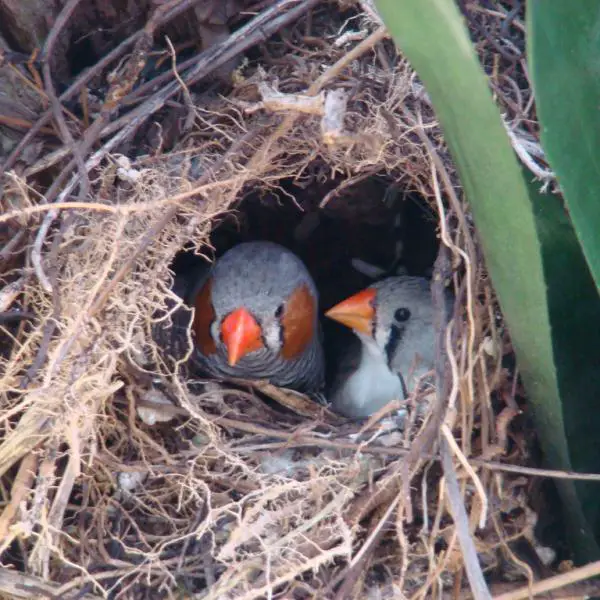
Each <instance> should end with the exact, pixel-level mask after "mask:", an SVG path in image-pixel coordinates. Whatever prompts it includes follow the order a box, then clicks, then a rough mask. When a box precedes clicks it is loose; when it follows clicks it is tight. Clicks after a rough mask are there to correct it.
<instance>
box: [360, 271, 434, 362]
mask: <svg viewBox="0 0 600 600" xmlns="http://www.w3.org/2000/svg"><path fill="white" fill-rule="evenodd" d="M371 289H373V290H375V292H376V295H375V299H374V308H375V312H374V322H373V333H372V336H373V338H374V339H375V341H376V342H377V345H378V346H379V347H380V348H381V350H383V351H384V352H385V354H386V355H387V356H388V359H391V357H392V356H393V354H394V353H395V350H396V348H397V346H398V344H399V343H400V341H401V340H402V338H403V337H404V335H405V332H406V330H407V329H410V328H414V327H422V326H424V324H425V323H430V322H431V287H430V283H429V282H428V281H427V280H426V279H423V278H421V277H408V276H398V277H388V278H387V279H384V280H382V281H379V282H377V283H376V284H374V285H373V286H371Z"/></svg>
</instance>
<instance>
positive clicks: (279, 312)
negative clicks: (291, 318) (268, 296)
mask: <svg viewBox="0 0 600 600" xmlns="http://www.w3.org/2000/svg"><path fill="white" fill-rule="evenodd" d="M284 310H285V306H284V305H283V304H280V305H279V306H278V307H277V310H276V311H275V318H276V319H281V317H283V311H284Z"/></svg>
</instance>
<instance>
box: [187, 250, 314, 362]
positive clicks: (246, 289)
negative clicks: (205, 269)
mask: <svg viewBox="0 0 600 600" xmlns="http://www.w3.org/2000/svg"><path fill="white" fill-rule="evenodd" d="M195 305H196V316H195V319H194V330H195V334H196V340H197V343H198V345H199V346H200V350H201V351H202V352H203V353H204V354H211V353H214V352H218V353H219V354H222V356H223V358H225V359H226V360H228V359H229V361H230V363H231V360H233V362H234V363H235V362H237V360H239V359H240V358H242V359H243V357H244V356H245V355H246V354H249V353H253V352H265V351H268V352H271V353H274V354H281V355H282V356H283V357H284V358H293V357H294V355H296V354H298V353H301V352H302V350H304V348H305V347H306V345H307V344H308V343H309V342H310V341H311V340H312V337H313V335H315V332H316V329H317V320H318V294H317V290H316V287H315V284H314V282H313V280H312V278H311V276H310V274H309V272H308V270H307V269H306V267H305V266H304V264H303V263H302V261H301V260H300V259H299V258H298V257H297V256H296V255H295V254H293V253H292V252H290V251H289V250H287V249H286V248H283V247H282V246H279V245H278V244H274V243H271V242H247V243H244V244H239V245H238V246H235V247H234V248H232V249H231V250H229V251H228V252H226V253H225V254H224V255H223V256H222V257H221V258H220V259H219V260H218V261H217V263H216V264H215V267H214V268H213V270H212V273H211V275H210V277H209V279H208V281H207V282H206V283H205V285H204V287H203V288H202V289H201V290H200V292H199V293H198V295H197V297H196V301H195ZM233 346H236V348H237V346H239V348H237V350H236V349H234V348H233ZM237 354H239V357H238V356H237ZM232 357H233V358H232Z"/></svg>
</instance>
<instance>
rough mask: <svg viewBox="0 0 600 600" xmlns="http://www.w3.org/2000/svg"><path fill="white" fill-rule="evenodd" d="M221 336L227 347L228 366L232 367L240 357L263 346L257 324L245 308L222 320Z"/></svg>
mask: <svg viewBox="0 0 600 600" xmlns="http://www.w3.org/2000/svg"><path fill="white" fill-rule="evenodd" d="M221 336H222V338H223V342H224V343H225V346H227V355H228V360H229V365H230V366H232V367H233V366H234V365H235V364H236V363H237V362H238V361H239V360H240V358H242V356H245V355H246V354H248V353H249V352H253V351H254V350H258V349H259V348H262V347H263V345H264V344H263V341H262V336H261V329H260V326H259V324H258V323H257V322H256V319H255V318H254V317H253V316H252V315H251V314H250V313H249V312H248V311H247V310H246V309H245V308H238V309H237V310H234V311H233V312H232V313H229V314H228V315H227V316H226V317H225V319H223V322H222V323H221Z"/></svg>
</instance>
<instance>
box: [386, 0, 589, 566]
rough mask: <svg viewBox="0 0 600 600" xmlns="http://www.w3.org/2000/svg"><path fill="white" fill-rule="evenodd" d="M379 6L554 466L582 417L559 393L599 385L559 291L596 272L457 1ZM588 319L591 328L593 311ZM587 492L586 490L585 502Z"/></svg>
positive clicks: (574, 516)
mask: <svg viewBox="0 0 600 600" xmlns="http://www.w3.org/2000/svg"><path fill="white" fill-rule="evenodd" d="M377 6H378V8H379V10H380V13H381V15H382V17H383V19H384V21H385V23H386V25H387V27H388V28H389V30H390V32H391V34H392V36H393V37H394V40H395V41H396V43H397V44H398V46H399V47H400V48H401V50H402V52H403V54H404V55H405V56H406V57H407V58H408V60H409V61H410V62H411V64H412V66H413V68H414V69H415V70H416V72H417V74H418V75H419V77H420V78H421V80H422V81H423V83H424V85H425V87H426V89H427V91H428V93H429V96H430V98H431V101H432V103H433V106H434V108H435V111H436V115H437V117H438V119H439V121H440V124H441V126H442V128H443V130H444V136H445V140H446V142H447V144H448V147H449V149H450V152H451V154H452V157H453V159H454V161H455V163H456V166H457V168H458V171H459V174H460V178H461V181H462V184H463V186H464V189H465V193H466V195H467V198H468V200H469V202H470V204H471V208H472V212H473V217H474V220H475V224H476V227H477V230H478V233H479V237H480V239H481V244H482V247H483V250H484V254H485V257H486V263H487V267H488V269H489V271H490V275H491V277H492V280H493V282H494V287H495V289H496V292H497V295H498V299H499V301H500V305H501V307H502V311H503V313H504V316H505V319H506V322H507V324H508V326H509V329H510V332H511V337H512V340H513V343H514V346H515V351H516V354H517V360H518V364H519V367H520V369H521V373H522V375H523V380H524V383H525V386H526V389H527V391H528V395H529V397H530V400H531V403H532V405H533V408H534V416H535V420H536V425H537V429H538V433H539V435H540V438H541V441H542V445H543V447H544V451H545V454H546V458H547V460H548V462H549V464H550V465H551V466H553V467H555V468H560V469H567V470H568V469H571V467H572V465H571V460H570V456H569V443H568V441H567V434H568V435H569V436H570V437H573V436H577V435H578V432H579V431H580V429H579V428H580V426H581V418H579V419H578V418H576V416H575V415H573V414H571V413H570V412H569V411H568V414H564V413H563V405H562V403H561V395H562V397H564V399H565V402H568V401H572V400H573V398H575V397H579V398H580V400H581V397H580V394H582V393H583V392H582V391H581V390H582V388H585V389H586V390H587V393H588V394H590V393H594V392H595V391H596V390H595V389H594V387H593V385H592V386H587V385H586V384H585V383H584V382H577V381H576V376H575V371H574V364H575V363H576V360H575V359H574V358H573V357H574V356H577V357H580V358H583V359H585V360H587V361H589V360H590V358H591V356H593V355H588V354H586V352H587V349H586V347H585V344H582V343H580V340H579V339H578V336H579V335H580V333H581V330H582V328H583V326H584V323H582V321H581V320H580V318H579V317H580V314H579V312H578V310H574V307H573V306H571V307H570V308H569V307H565V306H564V305H563V300H562V299H561V296H564V294H565V289H564V284H565V282H568V284H569V285H575V282H577V285H581V286H586V285H587V287H588V291H586V292H585V293H584V296H586V298H588V297H589V296H590V293H589V286H590V279H589V273H588V272H587V270H586V266H585V263H584V262H583V258H582V255H581V253H580V252H579V250H578V247H577V242H576V240H575V237H574V236H573V234H572V230H571V229H570V225H569V223H568V221H566V220H565V219H564V214H563V213H562V207H561V205H560V200H559V199H557V198H553V197H542V196H539V194H538V193H537V191H536V190H535V188H534V187H533V186H529V185H528V183H527V181H526V179H525V178H524V177H523V174H522V172H521V168H520V166H519V164H518V162H517V159H516V157H515V155H514V152H513V150H512V147H511V145H510V141H509V139H508V136H507V134H506V131H505V130H504V125H503V123H502V120H501V118H500V113H499V111H498V109H497V107H496V106H495V105H494V102H493V99H492V95H491V93H490V90H489V88H488V82H487V79H486V77H485V74H484V73H483V71H482V69H481V66H480V64H479V61H478V59H477V57H476V55H475V52H474V50H473V47H472V44H471V42H470V40H469V37H468V34H467V31H466V29H465V27H464V25H463V22H462V17H461V15H460V13H459V11H458V9H457V7H456V5H455V4H454V2H453V1H452V0H420V1H419V2H413V1H408V2H398V1H397V0H377ZM569 232H570V233H569ZM578 252H579V254H578ZM561 253H564V256H562V255H561ZM577 257H578V258H577ZM591 289H592V290H593V292H594V294H595V289H594V287H593V286H592V288H591ZM597 311H598V305H597V302H592V306H591V307H590V308H589V315H592V314H595V315H597V316H596V321H591V323H595V324H597V323H598V322H599V321H598V316H600V313H599V312H597ZM585 325H586V326H587V327H588V329H589V328H590V321H587V322H586V323H585ZM596 329H598V327H597V326H596ZM592 338H594V341H595V339H597V338H596V337H595V336H592ZM572 353H573V354H572ZM596 397H598V396H597V395H596ZM578 406H581V403H579V404H578ZM579 416H580V417H581V416H583V415H579ZM558 486H559V490H560V492H561V495H562V500H563V503H564V504H565V507H567V510H565V516H566V519H567V520H568V525H569V528H570V532H571V536H572V537H571V540H572V545H573V547H574V549H575V550H576V552H578V558H579V559H580V560H590V559H592V558H595V557H600V549H599V548H598V546H597V544H596V542H595V539H594V532H593V531H592V529H591V527H590V523H588V522H587V519H586V515H585V514H584V506H583V505H582V503H581V501H580V498H579V497H578V495H577V492H578V491H580V486H576V485H575V484H573V483H572V482H570V481H564V480H563V481H561V482H559V483H558ZM586 498H587V496H585V497H582V499H581V500H582V501H583V502H584V505H585V508H586V509H587V508H589V506H588V503H587V500H586Z"/></svg>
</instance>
